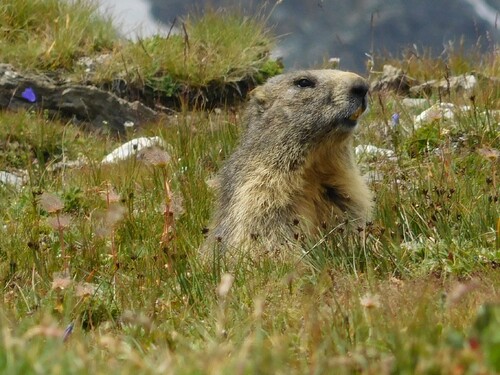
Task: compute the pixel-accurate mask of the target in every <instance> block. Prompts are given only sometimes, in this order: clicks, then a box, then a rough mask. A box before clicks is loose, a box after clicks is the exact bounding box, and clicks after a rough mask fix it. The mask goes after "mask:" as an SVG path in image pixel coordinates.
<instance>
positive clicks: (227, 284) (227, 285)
mask: <svg viewBox="0 0 500 375" xmlns="http://www.w3.org/2000/svg"><path fill="white" fill-rule="evenodd" d="M233 281H234V276H233V275H231V274H229V273H225V274H224V275H222V277H221V280H220V284H219V286H217V295H218V296H219V297H220V298H225V297H226V296H227V294H228V293H229V290H230V289H231V286H232V285H233Z"/></svg>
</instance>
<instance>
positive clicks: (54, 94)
mask: <svg viewBox="0 0 500 375" xmlns="http://www.w3.org/2000/svg"><path fill="white" fill-rule="evenodd" d="M0 108H3V109H37V110H49V111H51V112H53V113H56V114H58V115H60V116H61V117H66V118H71V119H76V120H78V121H80V122H85V123H89V124H92V125H93V126H94V127H97V128H102V127H103V126H107V127H109V129H111V130H112V131H114V132H118V133H121V132H124V130H125V128H124V124H125V123H126V122H129V123H130V122H132V123H134V124H135V126H140V125H142V124H145V123H147V122H151V121H154V120H155V119H157V117H158V114H157V112H155V111H154V110H152V109H151V108H149V107H146V106H145V105H143V104H141V103H139V102H133V103H131V102H128V101H126V100H124V99H121V98H119V97H117V96H116V95H114V94H112V93H110V92H107V91H104V90H100V89H98V88H96V87H93V86H85V85H81V84H72V83H67V82H64V83H59V82H55V81H54V80H52V79H50V78H49V77H47V76H44V75H41V74H23V73H20V72H17V71H15V70H14V68H13V67H12V66H10V65H7V64H0Z"/></svg>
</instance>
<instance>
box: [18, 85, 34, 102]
mask: <svg viewBox="0 0 500 375" xmlns="http://www.w3.org/2000/svg"><path fill="white" fill-rule="evenodd" d="M21 96H22V97H23V98H24V99H26V100H27V101H28V102H30V103H35V102H36V95H35V92H34V91H33V89H32V88H31V87H27V88H26V89H25V90H24V91H23V92H22V94H21Z"/></svg>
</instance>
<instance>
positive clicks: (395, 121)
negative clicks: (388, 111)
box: [391, 113, 399, 127]
mask: <svg viewBox="0 0 500 375" xmlns="http://www.w3.org/2000/svg"><path fill="white" fill-rule="evenodd" d="M391 121H392V122H391V124H392V126H393V127H396V126H398V125H399V113H394V114H393V115H392V117H391Z"/></svg>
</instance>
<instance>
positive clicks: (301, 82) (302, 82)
mask: <svg viewBox="0 0 500 375" xmlns="http://www.w3.org/2000/svg"><path fill="white" fill-rule="evenodd" d="M294 83H295V86H297V87H302V88H303V87H314V86H316V82H314V81H311V80H310V79H308V78H300V79H298V80H296V81H295V82H294Z"/></svg>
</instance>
